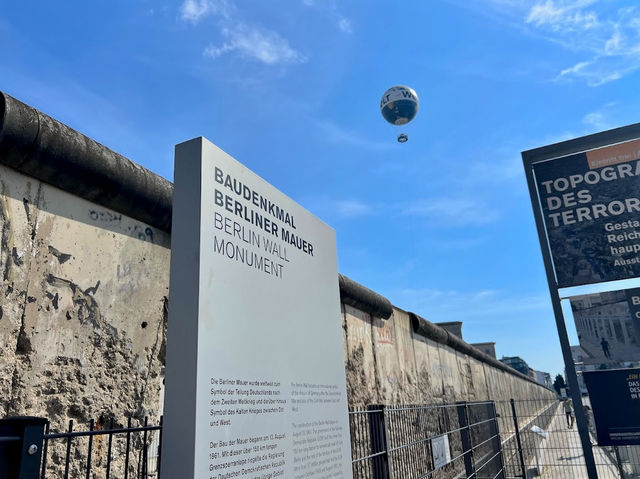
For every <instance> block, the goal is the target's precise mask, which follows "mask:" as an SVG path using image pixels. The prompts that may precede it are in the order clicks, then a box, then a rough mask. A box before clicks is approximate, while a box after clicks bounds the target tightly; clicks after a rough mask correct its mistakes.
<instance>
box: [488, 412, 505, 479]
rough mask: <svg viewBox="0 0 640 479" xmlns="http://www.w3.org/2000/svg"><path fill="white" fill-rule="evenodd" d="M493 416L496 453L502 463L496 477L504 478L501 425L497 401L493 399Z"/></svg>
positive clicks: (492, 431) (492, 424) (496, 478)
mask: <svg viewBox="0 0 640 479" xmlns="http://www.w3.org/2000/svg"><path fill="white" fill-rule="evenodd" d="M490 411H491V416H492V417H493V421H492V422H491V426H492V427H491V434H493V435H494V436H495V448H494V450H495V451H496V454H498V456H497V457H498V461H499V465H500V470H499V472H498V474H497V475H496V476H495V479H498V478H499V479H504V477H505V472H504V459H503V458H502V453H503V451H502V441H501V440H500V425H499V424H498V412H497V411H496V403H495V401H491V406H490Z"/></svg>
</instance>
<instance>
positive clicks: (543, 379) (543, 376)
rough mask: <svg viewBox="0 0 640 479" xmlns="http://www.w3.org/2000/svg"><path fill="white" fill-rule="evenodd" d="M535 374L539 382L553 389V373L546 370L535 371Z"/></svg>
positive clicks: (536, 380)
mask: <svg viewBox="0 0 640 479" xmlns="http://www.w3.org/2000/svg"><path fill="white" fill-rule="evenodd" d="M533 372H534V375H535V378H534V380H535V382H537V383H538V384H542V385H543V386H545V387H548V388H549V389H551V388H552V387H553V381H551V374H549V373H545V372H544V371H535V370H534V371H533Z"/></svg>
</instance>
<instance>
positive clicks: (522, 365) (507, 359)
mask: <svg viewBox="0 0 640 479" xmlns="http://www.w3.org/2000/svg"><path fill="white" fill-rule="evenodd" d="M500 362H502V363H504V364H506V365H507V366H509V367H511V368H513V369H515V370H516V371H518V372H520V373H522V374H524V375H525V376H527V377H531V376H530V371H531V368H530V367H529V365H528V364H527V362H526V361H525V360H524V359H522V358H521V357H520V356H502V359H500Z"/></svg>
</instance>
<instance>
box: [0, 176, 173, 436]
mask: <svg viewBox="0 0 640 479" xmlns="http://www.w3.org/2000/svg"><path fill="white" fill-rule="evenodd" d="M0 228H1V229H2V251H1V256H0V261H1V264H0V268H1V271H2V289H1V290H0V346H1V348H0V388H1V389H0V391H1V394H0V415H22V414H24V415H39V416H44V417H47V418H49V419H50V420H51V421H52V422H53V423H54V425H52V427H56V425H55V423H58V425H63V424H64V423H66V421H67V420H68V419H75V420H76V421H79V422H83V423H86V422H88V420H89V419H97V420H98V421H100V419H101V418H102V420H103V421H105V422H106V421H107V419H108V418H110V417H115V418H116V419H117V420H121V419H122V418H123V417H124V416H126V415H130V414H134V415H144V414H149V413H150V414H152V415H157V414H158V413H159V411H158V400H159V396H160V394H159V391H160V388H161V384H162V379H161V372H162V366H163V362H164V338H165V328H166V306H167V297H168V283H169V277H168V274H169V255H170V250H169V246H170V238H169V235H168V234H167V233H164V232H162V231H160V230H158V229H157V228H154V227H151V226H149V225H147V224H144V223H140V222H139V221H136V220H133V219H131V218H128V217H126V216H125V215H123V214H121V213H118V212H115V211H113V210H109V209H107V208H105V207H102V206H98V205H96V204H94V203H91V202H89V201H86V200H83V199H81V198H78V197H77V196H73V195H71V194H69V193H67V192H64V191H61V190H59V189H57V188H55V187H53V186H51V185H48V184H46V183H42V182H40V181H38V180H34V179H33V178H30V177H27V176H24V175H22V174H20V173H17V172H15V171H13V170H11V169H9V168H7V167H0Z"/></svg>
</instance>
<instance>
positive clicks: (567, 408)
mask: <svg viewBox="0 0 640 479" xmlns="http://www.w3.org/2000/svg"><path fill="white" fill-rule="evenodd" d="M562 405H563V406H564V413H565V414H566V416H567V429H573V422H574V421H575V416H574V414H573V403H572V402H571V399H569V398H565V399H564V402H563V403H562Z"/></svg>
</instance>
